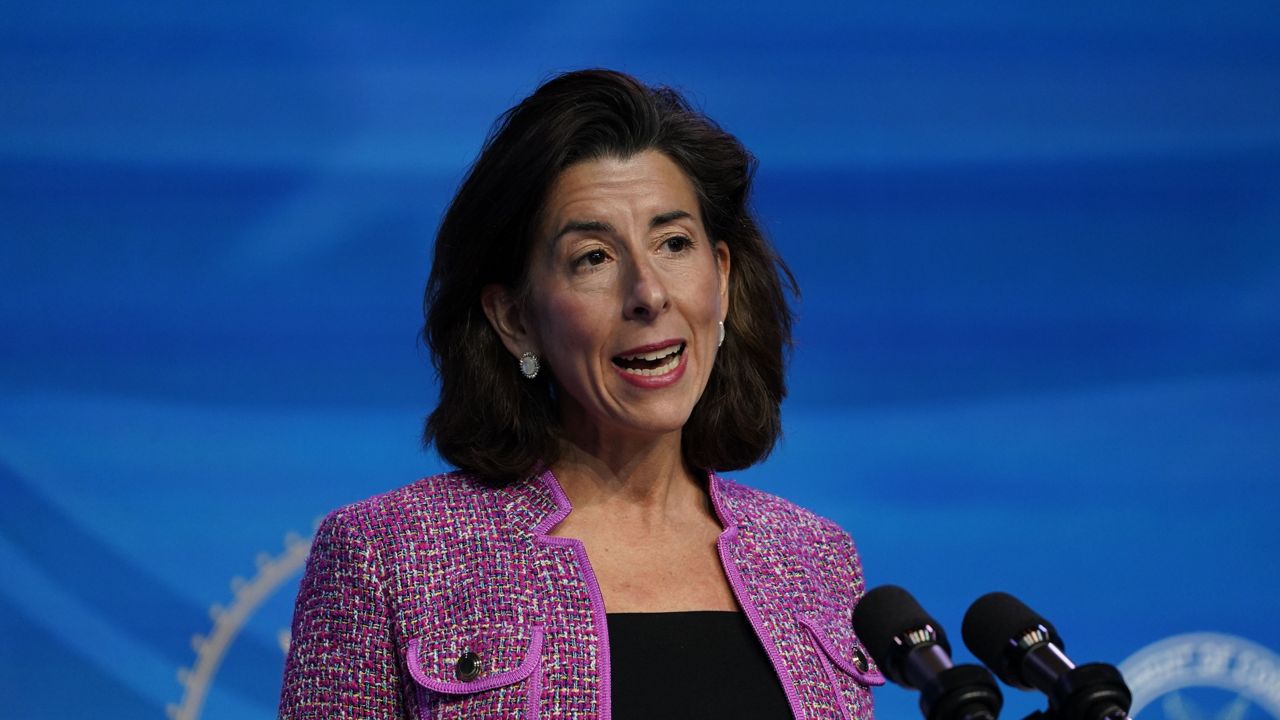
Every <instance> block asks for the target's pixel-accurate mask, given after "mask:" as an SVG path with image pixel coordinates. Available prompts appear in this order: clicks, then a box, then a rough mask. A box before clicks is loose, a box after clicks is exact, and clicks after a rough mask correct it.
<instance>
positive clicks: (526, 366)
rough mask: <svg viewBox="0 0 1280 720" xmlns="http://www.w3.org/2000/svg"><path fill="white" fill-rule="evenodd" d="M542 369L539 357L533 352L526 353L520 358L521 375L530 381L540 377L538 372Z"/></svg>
mask: <svg viewBox="0 0 1280 720" xmlns="http://www.w3.org/2000/svg"><path fill="white" fill-rule="evenodd" d="M541 369H542V363H541V362H540V361H539V360H538V356H537V355H534V354H533V353H532V352H528V351H526V352H525V353H523V354H522V355H521V356H520V374H521V375H524V376H525V377H527V378H529V379H530V380H532V379H534V378H536V377H538V371H539V370H541Z"/></svg>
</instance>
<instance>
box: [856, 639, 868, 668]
mask: <svg viewBox="0 0 1280 720" xmlns="http://www.w3.org/2000/svg"><path fill="white" fill-rule="evenodd" d="M853 666H854V667H856V668H858V671H859V672H866V671H867V656H866V655H865V654H864V653H863V652H862V648H860V647H858V646H856V645H855V646H854V648H853Z"/></svg>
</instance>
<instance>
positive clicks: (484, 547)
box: [280, 471, 883, 720]
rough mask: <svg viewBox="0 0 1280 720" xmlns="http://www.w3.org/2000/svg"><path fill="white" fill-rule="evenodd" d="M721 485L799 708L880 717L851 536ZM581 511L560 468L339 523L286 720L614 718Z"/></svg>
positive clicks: (287, 685) (298, 650)
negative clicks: (577, 514) (864, 656)
mask: <svg viewBox="0 0 1280 720" xmlns="http://www.w3.org/2000/svg"><path fill="white" fill-rule="evenodd" d="M707 487H708V491H709V493H710V495H711V499H712V504H713V506H714V508H715V511H716V514H717V516H718V517H719V519H720V522H721V524H722V525H723V526H724V528H725V530H724V532H723V533H722V534H721V536H720V539H719V542H718V543H717V547H718V551H719V553H720V558H721V561H722V564H723V565H724V569H725V575H726V577H727V578H728V579H729V583H730V586H731V587H732V589H733V592H734V595H735V596H736V597H737V599H738V602H739V604H740V605H741V606H742V609H743V611H744V613H746V615H747V617H748V619H749V620H750V621H751V625H752V627H753V628H754V630H755V632H756V634H757V637H758V638H759V639H760V642H761V644H762V645H763V646H764V648H765V651H766V653H767V654H768V655H769V657H770V660H771V661H772V663H773V665H774V668H775V670H776V671H777V672H778V677H779V681H780V682H781V684H782V686H783V689H784V691H785V692H786V694H787V697H788V700H789V701H790V703H791V708H792V711H793V712H794V713H795V715H796V716H797V717H798V718H805V719H806V720H818V719H826V718H831V719H839V720H855V719H865V718H870V717H872V705H871V694H870V688H869V686H871V685H878V684H881V683H882V682H883V679H882V678H881V677H880V675H879V673H878V672H876V671H875V670H874V668H870V669H869V668H866V666H865V665H861V666H860V664H859V662H860V661H858V660H855V657H856V655H857V653H858V652H861V651H860V648H859V645H858V641H857V639H856V638H855V637H854V636H853V631H852V626H851V622H850V618H851V613H852V609H853V604H854V603H855V602H856V600H857V598H858V597H859V596H860V595H861V593H862V575H861V568H860V567H859V565H858V559H857V554H856V551H855V549H854V546H853V543H852V541H851V540H850V538H849V536H848V534H846V533H845V532H844V531H843V530H841V529H840V528H839V527H837V526H836V525H835V524H833V523H831V522H830V521H827V520H824V519H822V518H819V517H817V516H816V515H814V514H813V513H810V512H808V511H806V510H803V509H801V508H799V507H797V506H795V505H793V504H791V503H789V502H787V501H785V500H782V499H780V498H777V497H775V496H772V495H769V494H767V493H764V492H760V491H757V490H753V489H750V488H747V487H745V486H742V485H739V484H737V483H734V482H732V481H729V480H725V479H723V478H720V477H718V476H716V475H709V476H708V486H707ZM571 509H572V508H571V507H570V505H569V502H568V499H567V498H566V497H565V495H564V493H563V491H562V490H561V488H560V485H559V482H558V481H557V480H556V479H555V477H554V476H553V475H552V474H551V473H550V472H549V471H548V472H544V473H542V474H541V475H537V476H533V477H530V478H527V479H526V480H523V481H521V482H517V483H513V484H511V485H507V486H504V487H492V486H488V485H485V484H483V483H481V482H479V481H478V480H476V479H475V478H473V477H470V476H468V475H465V474H462V473H448V474H444V475H437V476H434V477H429V478H424V479H422V480H419V481H418V482H416V483H413V484H412V485H409V486H406V487H403V488H400V489H398V490H394V491H392V492H389V493H386V494H384V495H379V496H376V497H373V498H369V499H367V500H364V501H361V502H358V503H355V504H353V505H349V506H347V507H344V508H341V509H339V510H336V511H334V512H333V513H331V514H330V515H329V516H328V517H327V518H325V520H324V522H322V523H321V525H320V528H319V530H318V532H317V534H316V539H315V542H314V544H313V546H312V550H311V556H310V558H309V559H308V561H307V569H306V572H305V574H304V577H303V581H302V585H301V587H300V589H299V592H298V600H297V604H296V607H295V610H294V619H293V638H292V643H291V645H290V649H289V657H288V660H287V662H286V668H285V679H284V686H283V689H282V692H281V698H280V717H282V718H290V719H293V718H297V719H303V718H379V719H382V718H403V719H408V718H440V719H449V718H565V719H566V720H587V719H588V718H602V719H606V720H607V718H608V717H609V715H610V710H611V708H610V701H609V661H608V632H607V625H606V623H605V617H604V611H605V608H604V602H603V598H602V596H601V594H600V589H599V586H598V585H597V584H596V581H595V576H594V573H593V572H592V570H591V567H590V564H589V562H588V560H587V556H586V552H585V550H584V548H583V546H582V544H581V543H580V542H578V541H576V540H573V539H570V538H561V537H555V536H551V535H549V534H548V533H549V532H550V530H551V529H552V528H553V527H555V525H556V524H557V523H559V522H560V521H561V520H563V519H564V517H565V516H566V515H568V513H569V512H570V511H571ZM464 653H471V654H473V656H474V657H475V658H476V662H475V667H474V668H471V667H465V668H464V667H463V666H460V665H459V662H458V660H459V658H461V657H462V655H463V654H464ZM460 670H461V672H460ZM466 670H470V671H471V672H466ZM672 670H673V672H687V671H688V669H687V668H680V667H678V666H677V664H675V663H673V668H672ZM654 690H655V692H661V688H655V689H654Z"/></svg>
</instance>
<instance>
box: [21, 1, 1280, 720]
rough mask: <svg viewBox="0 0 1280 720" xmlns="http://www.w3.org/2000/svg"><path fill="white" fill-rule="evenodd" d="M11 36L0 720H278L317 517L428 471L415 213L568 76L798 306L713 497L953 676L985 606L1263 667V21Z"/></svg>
mask: <svg viewBox="0 0 1280 720" xmlns="http://www.w3.org/2000/svg"><path fill="white" fill-rule="evenodd" d="M3 5H4V8H3V15H4V17H5V18H6V20H5V22H3V23H0V93H2V95H3V100H2V101H0V238H2V240H3V243H2V245H0V280H2V281H3V291H2V292H3V295H2V297H3V304H2V305H0V573H2V574H3V585H2V590H0V665H2V670H3V671H2V672H0V708H3V710H0V715H3V716H4V717H6V718H9V717H12V718H53V717H63V716H65V715H66V714H68V712H69V711H72V712H81V711H84V710H86V709H88V708H93V709H94V711H95V714H96V715H98V716H101V717H137V718H143V717H163V716H164V713H165V711H166V707H168V708H169V713H170V715H171V717H174V718H197V717H203V718H209V719H211V720H212V719H222V718H246V719H247V718H268V717H272V716H273V713H274V703H275V698H276V694H277V692H278V688H279V681H280V671H281V663H282V658H283V654H282V647H283V643H284V642H286V637H287V635H286V634H285V633H286V629H287V626H288V620H289V615H290V612H291V604H292V599H293V595H294V593H295V592H296V587H297V579H298V572H299V570H300V562H301V560H302V558H303V557H305V552H306V540H307V538H308V537H309V535H310V533H311V531H312V528H313V523H314V521H315V519H316V518H317V517H318V516H320V515H322V514H323V513H324V512H326V511H327V510H329V509H331V508H333V507H335V506H337V505H339V504H343V503H346V502H350V501H352V500H355V499H358V498H361V497H365V496H367V495H370V494H373V493H376V492H380V491H383V490H386V489H390V488H392V487H395V486H398V485H401V484H404V483H406V482H409V481H411V480H413V479H414V478H416V477H418V476H421V475H425V474H430V473H434V472H437V471H439V470H440V469H441V468H442V465H441V463H440V461H439V460H438V458H436V457H435V456H434V455H433V454H431V453H430V452H427V453H424V452H422V451H421V450H420V448H419V444H418V437H419V430H420V424H421V420H422V417H423V416H424V414H425V413H426V412H427V411H428V410H429V409H430V407H431V406H432V403H433V400H434V395H435V389H434V385H433V382H434V380H433V377H432V374H431V372H430V369H429V365H428V361H427V357H426V354H425V351H423V350H422V349H421V348H420V347H419V345H418V344H417V341H416V337H415V333H416V332H417V329H418V325H419V323H420V314H419V303H420V294H421V288H422V285H423V283H424V280H425V278H426V275H427V271H428V262H429V257H430V250H431V241H432V236H433V232H434V229H435V226H436V224H437V222H438V220H439V217H440V214H441V211H442V209H443V207H444V206H445V204H446V203H447V202H448V200H449V198H450V196H451V194H452V191H453V189H454V188H455V186H456V184H457V183H458V181H459V180H460V178H461V176H462V174H463V172H464V170H465V167H466V165H467V164H468V163H469V161H470V160H471V159H472V158H473V157H474V155H475V153H476V152H477V150H478V149H479V146H480V144H481V142H482V140H483V138H484V135H485V133H486V131H487V129H488V127H489V124H490V122H491V121H492V120H493V119H494V118H495V117H496V116H497V115H498V113H500V112H501V111H502V110H504V109H505V108H507V107H508V106H510V105H511V104H513V103H514V102H516V101H517V100H519V99H520V98H521V97H523V96H524V95H526V94H528V93H529V92H530V91H532V90H533V88H534V87H536V86H537V84H538V83H539V82H540V81H542V80H544V79H546V78H547V77H549V75H550V74H552V73H554V72H556V71H559V70H565V69H572V68H578V67H583V66H595V65H602V66H609V67H615V68H619V69H622V70H625V71H628V72H631V73H634V74H636V75H638V76H639V77H641V78H643V79H645V80H647V81H649V82H654V83H667V84H672V85H674V86H677V87H679V88H682V89H683V90H685V91H686V92H687V93H688V94H689V95H690V96H691V97H692V98H693V99H694V100H695V102H696V103H697V104H698V105H700V106H701V107H703V108H704V109H705V110H706V111H707V112H708V113H709V114H710V115H711V116H712V117H714V118H716V119H718V120H719V121H721V122H722V123H723V124H724V125H725V126H726V127H727V128H728V129H729V130H730V131H732V132H734V133H735V134H737V135H738V136H739V137H740V138H741V139H742V140H743V141H744V142H745V143H746V144H747V146H748V147H750V148H751V149H752V150H753V151H754V152H755V153H756V154H757V155H758V157H759V159H760V162H761V167H760V173H759V183H758V193H757V198H756V203H757V207H758V209H759V212H760V214H761V216H762V218H763V220H764V222H765V224H766V226H767V228H768V230H769V232H770V234H771V236H772V237H773V239H774V241H775V243H776V244H777V246H778V247H779V249H780V250H781V252H782V254H783V255H784V256H785V257H786V259H787V260H788V261H789V262H790V263H791V266H792V268H793V269H794V270H795V273H796V275H797V277H798V278H799V281H800V283H801V286H802V288H803V297H802V299H801V302H800V303H799V305H798V311H799V323H798V328H797V347H796V352H795V357H794V361H793V363H792V366H791V374H790V377H791V396H790V397H789V399H788V401H787V403H786V405H785V408H784V422H785V427H786V438H785V440H784V442H783V443H782V444H781V446H780V447H779V449H778V450H777V452H776V453H775V454H774V455H773V457H772V458H771V459H770V460H769V461H768V462H767V463H765V464H764V465H761V466H759V467H757V468H753V469H751V470H749V471H746V472H740V473H737V474H736V477H737V478H738V479H740V480H743V481H745V482H748V483H750V484H754V485H756V486H759V487H763V488H766V489H768V490H771V491H774V492H777V493H780V494H782V495H783V496H786V497H788V498H790V499H792V500H795V501H798V502H800V503H803V504H806V505H808V506H811V507H813V508H814V509H816V510H817V511H819V512H821V513H823V514H825V515H828V516H830V517H832V518H834V519H836V520H838V521H839V522H840V523H841V524H842V525H844V526H845V527H846V528H848V529H849V530H850V531H851V532H852V533H853V535H854V537H855V539H856V540H857V541H858V542H859V546H860V549H861V551H862V554H863V558H864V564H865V567H866V571H867V577H868V580H869V582H870V583H871V584H873V585H874V584H880V583H886V582H893V583H898V584H902V585H905V586H907V587H909V588H910V589H911V590H912V591H913V592H914V593H915V594H916V596H917V597H918V598H920V600H921V601H922V602H923V603H924V604H925V605H926V607H928V608H929V609H930V610H931V611H932V612H933V613H934V615H936V616H937V617H938V618H939V619H940V620H941V621H942V622H943V624H944V625H946V626H947V627H949V628H950V629H951V633H952V635H953V636H954V637H955V638H956V639H957V646H958V645H959V643H958V638H959V624H960V618H961V616H962V614H963V611H964V608H965V607H967V605H968V603H969V602H970V601H971V600H972V599H974V598H975V597H977V596H978V595H979V594H981V593H983V592H986V591H988V590H993V589H1004V590H1008V591H1011V592H1013V593H1015V594H1018V595H1019V596H1021V597H1023V598H1024V599H1025V600H1027V601H1028V602H1029V603H1030V604H1031V605H1033V606H1034V607H1036V608H1037V609H1039V610H1040V611H1041V612H1043V613H1044V614H1046V615H1047V616H1048V617H1050V618H1051V619H1053V620H1054V621H1055V622H1056V623H1057V625H1058V627H1059V629H1060V630H1061V631H1062V633H1063V634H1064V636H1065V637H1066V638H1067V641H1068V650H1069V651H1070V652H1071V654H1072V655H1073V656H1074V657H1076V658H1078V659H1083V660H1107V661H1110V662H1119V661H1121V660H1122V659H1124V658H1125V657H1127V656H1129V655H1130V654H1132V653H1134V652H1136V651H1137V650H1138V649H1139V648H1141V647H1143V646H1146V645H1148V644H1150V643H1153V642H1155V641H1157V640H1160V639H1162V638H1165V637H1168V636H1171V635H1176V634H1180V633H1186V632H1192V631H1213V632H1218V633H1225V634H1227V635H1231V636H1238V637H1242V638H1247V639H1249V640H1252V641H1253V642H1255V643H1258V644H1259V645H1260V646H1262V647H1263V648H1270V649H1271V650H1272V651H1274V650H1275V649H1277V648H1280V624H1277V622H1276V621H1275V610H1276V607H1277V606H1278V605H1280V580H1278V579H1277V573H1276V563H1275V560H1274V558H1275V556H1276V555H1277V551H1280V532H1278V531H1277V529H1276V523H1275V516H1276V511H1277V509H1280V489H1277V482H1276V481H1277V480H1278V479H1280V242H1278V239H1280V13H1277V12H1276V7H1275V5H1274V3H1271V2H1252V3H1251V2H1233V3H1222V4H1218V3H1207V2H1203V3H1195V2H1192V3H1162V2H1133V3H1123V4H1117V3H1084V4H1081V3H1072V4H1069V5H1068V6H1066V7H1044V6H1041V5H1040V4H1013V3H1011V4H1008V5H1001V6H995V5H970V4H964V5H962V6H961V5H956V4H952V3H937V4H918V3H892V4H886V3H839V4H832V5H831V6H830V7H822V6H805V7H801V6H798V5H796V4H787V5H786V6H785V7H780V6H778V5H777V4H767V5H759V6H754V7H753V6H744V5H743V4H740V3H729V2H717V3H711V2H708V3H687V2H686V3H674V2H671V3H632V4H626V5H616V6H615V5H612V4H610V3H585V2H561V3H535V4H511V5H499V4H494V3H485V4H483V6H482V7H481V6H479V5H471V4H461V3H457V4H440V5H434V4H431V5H429V4H426V3H415V4H404V5H394V4H386V3H366V4H329V3H270V4H266V5H262V4H259V3H250V2H245V1H242V0H233V1H229V2H221V3H203V4H199V5H196V6H191V5H190V4H187V3H178V4H162V3H144V2H130V1H128V0H120V1H117V2H113V3H110V4H102V5H93V4H79V5H78V6H77V5H63V4H60V3H22V4H19V3H15V2H4V3H3ZM956 649H957V655H958V656H960V657H962V658H966V659H967V658H968V654H967V653H966V652H965V651H964V650H963V649H962V648H959V647H957V648H956ZM1271 681H1272V682H1273V684H1274V687H1277V688H1280V667H1277V668H1276V674H1275V675H1274V677H1271ZM1277 692H1278V693H1280V690H1277ZM1006 695H1007V699H1008V701H1007V705H1008V708H1009V709H1008V710H1006V712H1005V714H1004V716H1005V717H1019V716H1021V715H1023V714H1026V713H1027V712H1030V711H1031V710H1032V709H1033V708H1035V707H1038V706H1039V703H1038V702H1037V701H1036V699H1035V698H1034V697H1031V696H1030V695H1024V694H1021V693H1016V692H1014V691H1009V692H1007V693H1006ZM877 697H878V703H879V707H880V715H881V717H885V718H909V717H917V716H918V715H917V711H916V710H915V709H914V708H913V707H912V703H913V702H914V699H913V697H912V696H911V695H910V694H908V693H906V692H905V691H901V690H897V689H894V688H887V689H885V690H883V691H880V692H878V694H877ZM1277 697H1280V694H1278V695H1277ZM77 708H79V709H80V710H77ZM1254 711H1255V712H1256V713H1261V712H1262V710H1261V708H1256V709H1255V710H1254ZM1255 716H1256V717H1262V715H1261V714H1257V715H1255Z"/></svg>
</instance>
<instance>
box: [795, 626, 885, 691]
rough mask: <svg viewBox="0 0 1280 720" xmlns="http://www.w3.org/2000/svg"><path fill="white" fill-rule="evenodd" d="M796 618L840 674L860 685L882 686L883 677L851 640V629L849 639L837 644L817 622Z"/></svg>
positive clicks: (854, 641) (853, 640) (855, 642)
mask: <svg viewBox="0 0 1280 720" xmlns="http://www.w3.org/2000/svg"><path fill="white" fill-rule="evenodd" d="M798 618H799V620H800V624H801V625H803V626H804V628H805V629H806V630H808V631H809V634H810V635H812V636H813V640H814V642H815V643H817V645H818V647H820V648H822V652H823V654H825V655H826V656H827V659H828V660H830V661H831V664H832V665H834V666H835V667H836V668H838V669H839V670H840V671H841V672H843V673H845V674H846V675H850V676H852V677H853V679H854V680H857V681H858V682H859V683H861V684H862V685H883V684H884V676H883V675H881V674H880V671H879V670H876V669H875V668H874V667H872V665H871V660H870V658H869V657H868V656H867V655H866V651H864V650H863V649H862V648H861V647H859V644H858V642H857V640H855V639H853V630H852V628H851V629H850V630H849V636H850V637H849V639H848V640H845V641H843V642H839V643H837V642H836V640H835V638H833V637H831V636H830V635H828V634H827V633H826V632H825V631H823V629H822V623H821V622H819V621H818V620H815V619H814V618H811V617H808V616H806V615H799V616H798ZM846 648H847V649H846Z"/></svg>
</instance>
